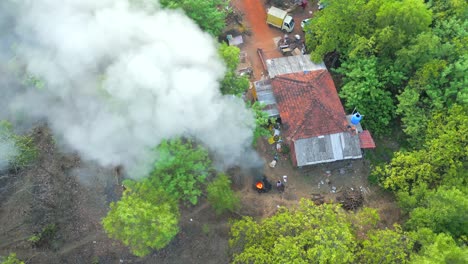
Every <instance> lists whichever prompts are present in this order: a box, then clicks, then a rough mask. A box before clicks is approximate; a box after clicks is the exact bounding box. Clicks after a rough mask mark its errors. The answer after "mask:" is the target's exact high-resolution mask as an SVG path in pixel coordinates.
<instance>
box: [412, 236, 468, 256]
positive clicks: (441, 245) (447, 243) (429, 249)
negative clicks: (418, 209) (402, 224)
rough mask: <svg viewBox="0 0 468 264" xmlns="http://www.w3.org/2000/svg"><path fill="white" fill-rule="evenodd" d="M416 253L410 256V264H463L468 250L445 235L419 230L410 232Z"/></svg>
mask: <svg viewBox="0 0 468 264" xmlns="http://www.w3.org/2000/svg"><path fill="white" fill-rule="evenodd" d="M412 237H413V239H414V240H415V241H416V243H415V244H416V245H417V246H418V248H419V249H418V252H417V253H416V254H412V255H411V261H410V263H412V264H438V263H452V264H463V263H467V262H468V248H467V247H466V246H465V247H459V246H457V244H456V242H455V241H454V240H453V238H452V237H451V236H449V235H447V234H445V233H440V234H435V233H433V232H432V231H431V230H430V229H427V228H420V229H418V230H417V231H415V232H412Z"/></svg>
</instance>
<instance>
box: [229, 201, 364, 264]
mask: <svg viewBox="0 0 468 264" xmlns="http://www.w3.org/2000/svg"><path fill="white" fill-rule="evenodd" d="M229 244H230V246H231V249H232V250H233V263H351V262H353V261H354V259H355V255H354V254H353V251H354V249H355V247H356V243H355V241H354V235H353V232H352V229H351V226H350V224H349V222H348V221H347V220H346V217H345V214H344V212H343V211H342V209H341V208H339V207H338V206H337V205H330V204H323V205H321V206H316V205H314V204H313V203H312V202H311V201H307V200H302V201H301V202H300V204H299V206H298V207H297V208H295V209H292V210H288V209H286V208H281V209H280V210H279V212H278V213H277V214H275V215H274V216H272V217H270V218H266V219H264V220H262V221H260V222H256V221H254V220H253V219H252V218H251V217H244V218H243V219H242V220H239V221H236V222H234V223H233V225H232V227H231V239H230V240H229Z"/></svg>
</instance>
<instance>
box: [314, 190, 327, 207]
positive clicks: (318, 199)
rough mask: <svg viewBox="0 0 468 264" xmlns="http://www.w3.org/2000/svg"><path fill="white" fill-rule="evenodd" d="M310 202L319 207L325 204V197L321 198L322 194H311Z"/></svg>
mask: <svg viewBox="0 0 468 264" xmlns="http://www.w3.org/2000/svg"><path fill="white" fill-rule="evenodd" d="M312 201H314V203H315V204H316V205H321V204H323V203H324V202H325V196H323V195H322V194H319V193H318V194H315V193H313V194H312Z"/></svg>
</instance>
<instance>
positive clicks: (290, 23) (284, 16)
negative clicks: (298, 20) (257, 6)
mask: <svg viewBox="0 0 468 264" xmlns="http://www.w3.org/2000/svg"><path fill="white" fill-rule="evenodd" d="M267 24H269V25H272V26H274V27H277V28H279V29H281V30H284V31H286V32H288V33H290V32H292V31H293V30H294V19H293V18H292V16H290V15H288V12H286V11H284V10H281V9H279V8H277V7H274V6H272V7H270V8H269V9H268V12H267Z"/></svg>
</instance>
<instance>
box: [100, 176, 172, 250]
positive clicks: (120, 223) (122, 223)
mask: <svg viewBox="0 0 468 264" xmlns="http://www.w3.org/2000/svg"><path fill="white" fill-rule="evenodd" d="M127 188H128V189H127V190H126V191H125V192H124V194H123V196H122V199H121V200H120V201H118V202H117V203H111V205H110V211H109V212H108V214H107V216H106V217H105V218H104V219H103V220H102V224H103V226H104V229H105V231H106V233H107V234H108V235H109V237H111V238H114V239H117V240H120V241H122V243H123V244H124V245H126V246H129V247H130V250H131V251H132V252H133V254H135V255H136V256H145V255H147V254H149V253H150V252H151V250H152V249H161V248H163V247H165V246H166V245H167V244H168V243H169V242H170V241H171V240H172V238H173V237H174V236H175V235H176V234H177V233H178V231H179V227H178V222H179V211H178V208H177V203H176V201H175V200H174V199H173V198H172V197H170V196H169V195H168V193H167V192H166V191H165V190H163V189H162V187H158V186H153V185H152V184H151V183H150V182H149V180H148V179H145V180H143V181H142V182H137V183H134V184H131V185H130V186H129V187H127Z"/></svg>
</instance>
